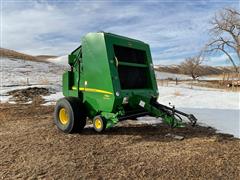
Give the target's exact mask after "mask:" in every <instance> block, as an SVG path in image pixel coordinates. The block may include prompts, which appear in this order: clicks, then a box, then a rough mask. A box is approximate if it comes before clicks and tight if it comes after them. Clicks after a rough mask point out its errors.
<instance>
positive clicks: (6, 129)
mask: <svg viewBox="0 0 240 180" xmlns="http://www.w3.org/2000/svg"><path fill="white" fill-rule="evenodd" d="M39 102H40V101H39V100H34V101H33V103H32V104H27V105H21V104H15V105H10V104H0V154H1V155H0V179H231V180H234V179H239V177H240V174H239V172H240V161H239V159H240V140H239V139H236V138H233V137H232V136H230V135H224V134H217V133H216V132H215V131H214V129H212V128H207V127H200V126H196V127H194V128H193V127H185V128H179V129H174V130H171V129H169V128H168V127H166V126H164V125H162V124H160V125H159V126H150V125H128V124H126V123H123V125H122V126H120V127H115V128H112V129H110V130H108V131H106V132H105V133H104V134H97V133H96V132H94V131H93V129H92V128H89V127H88V128H85V129H84V131H83V132H82V133H81V134H71V135H69V134H63V133H61V132H60V131H58V130H57V128H56V127H55V126H54V124H53V109H54V107H53V106H41V105H39ZM169 132H171V133H174V134H177V135H181V136H184V140H181V141H180V140H176V139H174V138H171V137H166V136H165V135H166V134H167V133H169Z"/></svg>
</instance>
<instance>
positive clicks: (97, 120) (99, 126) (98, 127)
mask: <svg viewBox="0 0 240 180" xmlns="http://www.w3.org/2000/svg"><path fill="white" fill-rule="evenodd" d="M95 127H96V128H97V129H100V128H102V121H101V120H100V119H96V120H95Z"/></svg>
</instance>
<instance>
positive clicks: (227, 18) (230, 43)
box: [207, 8, 240, 72]
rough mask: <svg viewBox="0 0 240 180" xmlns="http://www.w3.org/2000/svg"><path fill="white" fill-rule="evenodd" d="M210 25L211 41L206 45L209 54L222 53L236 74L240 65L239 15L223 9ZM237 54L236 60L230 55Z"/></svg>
mask: <svg viewBox="0 0 240 180" xmlns="http://www.w3.org/2000/svg"><path fill="white" fill-rule="evenodd" d="M211 24H212V29H211V32H212V36H213V39H212V40H211V41H210V43H208V44H207V47H208V50H207V51H209V52H217V51H220V52H222V53H224V54H225V55H226V56H227V58H228V60H229V61H230V62H231V63H232V65H233V66H234V69H235V71H236V72H238V66H239V65H240V13H239V12H238V11H237V10H235V9H233V8H225V9H224V10H222V11H220V12H218V13H217V14H216V15H215V17H214V19H213V20H212V21H211ZM234 52H235V53H236V54H237V59H234V58H233V55H232V53H234Z"/></svg>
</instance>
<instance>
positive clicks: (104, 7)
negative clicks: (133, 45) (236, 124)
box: [1, 0, 239, 65]
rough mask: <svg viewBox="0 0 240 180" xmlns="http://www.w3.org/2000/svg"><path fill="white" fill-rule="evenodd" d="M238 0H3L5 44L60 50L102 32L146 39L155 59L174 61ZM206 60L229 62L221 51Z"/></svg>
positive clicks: (194, 47) (193, 49)
mask: <svg viewBox="0 0 240 180" xmlns="http://www.w3.org/2000/svg"><path fill="white" fill-rule="evenodd" d="M224 7H235V8H236V9H239V1H238V0H225V1H224V0H211V1H210V0H208V1H207V0H195V1H194V0H192V1H190V0H180V1H177V0H169V1H167V0H159V1H157V0H152V1H151V0H150V1H143V0H139V1H137V0H135V1H134V0H132V1H130V0H126V1H123V0H122V1H107V0H99V1H97V0H95V1H86V0H85V1H77V0H68V1H67V0H58V1H57V0H52V1H43V0H37V1H30V0H29V1H27V0H18V1H17V0H3V2H2V39H1V44H2V46H3V47H5V48H9V49H14V50H18V51H21V52H25V53H29V54H33V55H38V54H52V55H65V54H69V53H70V52H71V51H72V50H74V49H75V48H76V47H77V46H78V45H79V44H80V41H81V37H82V36H83V35H84V34H86V33H88V32H97V31H106V32H111V33H116V34H120V35H124V36H129V37H132V38H136V39H139V40H142V41H144V42H146V43H148V44H150V47H151V50H152V56H153V60H154V63H155V64H162V65H167V64H177V63H180V62H182V61H183V60H184V59H185V58H186V57H189V56H193V55H196V54H197V53H198V52H199V51H200V50H201V49H202V48H203V46H204V45H205V44H206V43H207V42H208V41H209V39H210V35H209V29H210V28H211V26H210V23H209V22H210V20H211V18H212V17H213V16H214V14H215V13H216V12H217V11H219V10H221V9H223V8H224ZM207 64H209V65H230V64H228V63H226V57H225V56H224V55H222V54H214V55H212V56H211V57H208V61H207Z"/></svg>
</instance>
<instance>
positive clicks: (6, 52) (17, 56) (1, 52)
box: [0, 48, 57, 62]
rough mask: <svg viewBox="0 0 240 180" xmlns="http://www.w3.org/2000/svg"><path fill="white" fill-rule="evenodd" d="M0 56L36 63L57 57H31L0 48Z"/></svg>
mask: <svg viewBox="0 0 240 180" xmlns="http://www.w3.org/2000/svg"><path fill="white" fill-rule="evenodd" d="M0 56H1V57H7V58H15V59H23V60H28V61H38V62H48V61H47V59H49V58H56V57H57V56H51V55H39V56H32V55H28V54H25V53H20V52H17V51H14V50H10V49H5V48H0Z"/></svg>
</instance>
